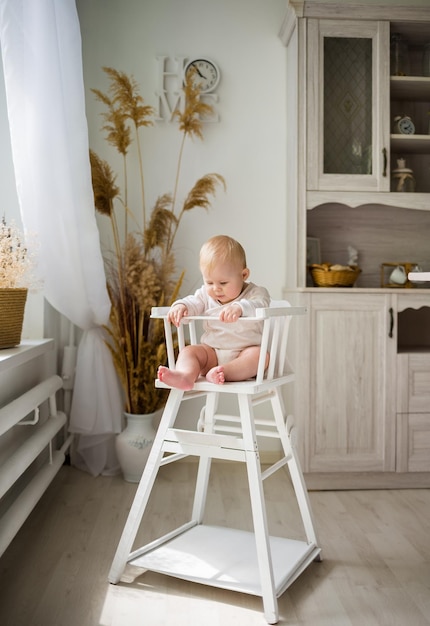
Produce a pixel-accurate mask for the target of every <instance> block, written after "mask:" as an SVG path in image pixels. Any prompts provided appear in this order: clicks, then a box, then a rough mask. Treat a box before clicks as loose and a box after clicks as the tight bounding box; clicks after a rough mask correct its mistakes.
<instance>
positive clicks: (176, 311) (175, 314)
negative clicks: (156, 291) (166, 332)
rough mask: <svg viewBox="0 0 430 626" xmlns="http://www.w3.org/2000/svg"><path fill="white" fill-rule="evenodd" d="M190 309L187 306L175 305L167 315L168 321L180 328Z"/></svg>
mask: <svg viewBox="0 0 430 626" xmlns="http://www.w3.org/2000/svg"><path fill="white" fill-rule="evenodd" d="M187 313H188V309H187V307H186V306H185V304H175V306H172V307H171V308H170V311H169V312H168V313H167V319H168V321H169V322H171V323H172V324H174V325H175V326H176V327H178V326H179V324H180V322H181V319H182V318H183V317H184V315H187Z"/></svg>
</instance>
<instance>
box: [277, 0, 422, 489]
mask: <svg viewBox="0 0 430 626" xmlns="http://www.w3.org/2000/svg"><path fill="white" fill-rule="evenodd" d="M394 35H396V36H397V35H399V36H401V38H402V39H403V41H405V42H406V44H407V47H408V55H409V59H408V60H409V68H410V69H409V72H410V74H408V75H394V74H393V72H392V71H391V70H392V67H391V65H390V42H391V41H392V38H393V36H394ZM280 37H281V40H282V41H283V42H284V44H285V46H286V48H287V79H288V89H287V120H288V122H287V133H288V135H287V163H288V170H287V174H286V175H287V209H286V211H287V214H286V216H287V233H286V251H287V252H286V254H287V266H286V271H285V293H284V296H285V297H286V298H287V299H289V300H290V301H291V302H292V303H293V304H297V305H301V306H303V305H304V306H306V307H307V311H308V314H307V316H306V319H302V320H297V321H296V333H294V345H293V346H292V356H293V359H294V364H295V369H296V381H297V383H296V390H295V398H294V413H295V416H296V422H297V424H298V428H299V451H300V455H301V459H302V463H303V468H304V471H305V475H306V480H307V483H308V486H309V487H311V488H328V489H333V488H377V487H401V486H404V487H414V486H416V487H421V486H427V487H428V486H430V467H428V464H427V461H426V460H425V459H426V458H427V456H426V455H427V453H428V452H430V444H429V442H428V438H429V432H430V429H429V427H428V416H429V415H430V403H429V404H428V405H427V399H426V397H425V394H421V400H422V405H421V406H420V408H419V410H417V408H416V405H415V404H414V401H412V400H413V397H412V399H409V400H408V398H409V396H408V393H409V392H408V389H407V387H408V385H409V386H410V385H411V384H413V383H411V382H410V381H411V380H414V381H415V383H416V381H417V380H418V379H419V380H420V381H421V382H420V385H421V386H424V385H425V380H426V374H423V373H422V371H423V370H421V369H420V370H419V371H420V372H421V373H420V374H419V375H418V374H417V373H416V371H417V370H416V367H417V365H418V361H420V359H421V360H424V362H425V361H426V358H427V357H426V354H427V353H428V354H429V355H430V338H429V341H428V342H427V339H426V337H425V334H426V333H427V332H428V331H426V330H425V328H426V326H427V323H428V326H429V328H430V318H427V313H426V312H425V311H426V309H428V310H430V289H428V286H429V285H428V284H427V285H425V284H424V285H423V286H420V287H412V288H411V289H401V288H397V287H394V286H392V287H384V288H382V287H381V266H382V264H383V263H401V262H409V261H410V262H411V263H413V264H414V263H417V264H420V265H422V266H423V268H424V269H427V268H428V269H430V249H429V246H428V233H429V232H430V176H429V171H430V134H429V128H428V124H429V115H428V111H430V77H429V76H426V75H425V71H424V67H423V63H422V58H423V51H424V45H425V44H426V43H429V42H430V6H427V7H426V6H423V5H422V3H419V2H417V3H416V4H414V2H413V1H412V2H409V3H408V6H407V7H406V6H403V7H402V6H393V5H392V3H391V2H388V0H387V1H385V0H381V1H380V2H378V3H377V4H375V3H372V4H369V5H366V8H365V10H364V9H363V5H362V4H359V3H355V2H325V1H324V0H319V1H318V2H316V1H312V0H308V1H303V2H302V1H300V0H294V1H293V0H290V2H288V7H287V12H286V16H285V20H284V22H283V25H282V28H281V32H280ZM405 114H406V115H409V116H410V117H411V118H412V120H413V122H414V124H415V133H414V134H413V135H400V134H398V133H397V132H394V130H395V128H394V126H393V120H394V117H396V116H398V115H405ZM396 130H397V129H396ZM399 159H405V161H406V167H407V168H410V169H412V171H413V175H414V178H415V182H416V186H415V189H416V191H415V192H413V193H407V192H398V191H395V190H394V189H395V188H396V187H394V185H393V183H392V171H393V169H396V168H397V167H398V163H397V161H398V160H399ZM308 238H312V240H314V241H315V240H316V241H318V244H319V250H320V254H321V257H320V262H327V263H336V264H337V263H339V264H343V265H346V264H347V263H348V255H349V248H350V247H353V248H355V250H356V251H357V253H358V263H359V266H360V268H361V269H362V272H361V274H360V277H359V279H358V281H357V283H356V285H355V286H354V287H353V288H343V289H342V288H337V289H332V288H318V287H316V286H313V285H312V283H311V282H310V277H309V272H308V267H307V264H308V262H309V261H308V259H309V252H308ZM413 303H414V304H413ZM414 307H415V308H416V311H417V312H418V311H419V312H420V313H419V314H418V318H417V320H418V321H417V322H415V321H413V322H412V326H415V327H416V328H417V329H419V330H420V333H421V335H424V337H420V338H419V339H417V338H416V337H414V341H416V342H417V345H416V346H413V345H412V343H411V342H410V341H409V339H408V333H409V332H410V328H411V325H409V324H407V323H405V322H404V320H405V319H409V317H410V309H414ZM423 311H424V313H423ZM400 322H402V329H401V330H399V328H398V325H399V323H400ZM405 328H407V330H405ZM417 347H418V353H421V356H420V357H418V354H417V350H416V348H417ZM420 363H421V362H420ZM419 367H421V364H420V365H419ZM424 371H427V370H424ZM405 377H406V378H405ZM406 379H407V380H409V383H406V382H405V380H406ZM405 385H406V386H405ZM408 403H409V404H408Z"/></svg>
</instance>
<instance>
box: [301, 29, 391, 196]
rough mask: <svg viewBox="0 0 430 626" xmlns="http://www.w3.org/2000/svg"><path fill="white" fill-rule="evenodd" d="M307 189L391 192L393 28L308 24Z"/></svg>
mask: <svg viewBox="0 0 430 626" xmlns="http://www.w3.org/2000/svg"><path fill="white" fill-rule="evenodd" d="M307 40H308V45H307V53H308V61H307V94H308V104H307V112H308V133H307V155H308V156H307V162H308V166H307V189H308V190H315V189H318V190H324V189H325V190H339V189H349V190H353V191H354V190H355V191H375V190H381V191H389V185H390V177H389V175H387V172H388V171H389V170H388V167H389V163H388V159H389V155H388V150H389V116H387V111H388V110H389V72H388V69H389V48H388V46H387V45H384V44H386V42H387V41H388V40H389V23H388V22H386V21H385V22H382V21H381V22H378V21H375V22H373V21H367V20H363V21H351V20H316V19H309V20H308V23H307Z"/></svg>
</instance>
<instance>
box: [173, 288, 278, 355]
mask: <svg viewBox="0 0 430 626" xmlns="http://www.w3.org/2000/svg"><path fill="white" fill-rule="evenodd" d="M233 303H234V304H238V305H239V306H240V307H241V309H242V317H253V316H254V315H255V309H258V308H261V307H268V306H269V305H270V295H269V292H268V291H267V289H265V288H264V287H258V286H257V285H254V284H253V283H244V288H243V290H242V292H241V293H240V294H239V296H238V297H237V298H236V299H235V300H232V302H229V303H228V304H233ZM174 304H184V305H185V306H186V307H187V310H188V315H207V316H208V317H211V318H216V319H213V320H212V319H211V320H210V321H209V320H208V321H207V322H206V321H204V322H203V330H204V332H203V335H202V337H201V343H205V344H206V345H208V346H211V347H212V348H215V350H216V351H217V354H218V362H220V361H221V360H222V361H223V362H227V361H228V360H231V359H232V358H234V356H235V354H234V353H236V355H237V353H238V352H240V351H241V350H243V348H247V347H248V346H259V345H260V343H261V333H262V327H263V323H262V322H241V320H240V318H239V319H238V321H237V322H231V323H228V322H221V321H219V320H218V317H219V314H220V311H221V309H222V308H223V306H227V305H222V304H220V303H219V302H218V301H217V300H214V299H213V298H210V297H209V296H208V294H207V292H206V289H205V287H204V286H203V287H200V289H197V291H196V292H195V294H194V295H192V296H186V297H185V298H181V299H180V300H176V301H175V302H174ZM224 350H228V351H229V352H231V355H229V356H228V357H227V355H226V354H224V355H223V356H222V351H224ZM218 351H220V352H218ZM226 357H227V358H226Z"/></svg>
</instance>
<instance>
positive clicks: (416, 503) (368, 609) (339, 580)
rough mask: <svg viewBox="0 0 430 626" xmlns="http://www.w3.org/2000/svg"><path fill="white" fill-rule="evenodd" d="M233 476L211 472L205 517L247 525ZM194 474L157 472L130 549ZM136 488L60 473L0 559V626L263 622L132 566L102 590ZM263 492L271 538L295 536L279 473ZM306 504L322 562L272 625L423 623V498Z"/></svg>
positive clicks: (237, 599)
mask: <svg viewBox="0 0 430 626" xmlns="http://www.w3.org/2000/svg"><path fill="white" fill-rule="evenodd" d="M242 470H243V468H242V466H239V467H237V466H236V465H232V464H222V463H218V464H216V465H215V467H214V470H213V475H212V478H211V499H210V503H209V506H208V521H209V520H210V521H211V522H213V523H216V524H221V525H223V524H226V525H229V526H234V527H241V528H246V529H251V526H250V518H249V502H248V491H247V488H246V478H245V474H244V472H243V471H242ZM194 474H195V464H193V463H180V464H176V465H175V466H166V467H164V468H162V469H161V471H160V475H159V478H158V481H157V485H156V488H155V490H154V491H153V495H152V496H151V500H150V503H149V509H148V518H147V521H146V523H145V524H144V527H143V528H142V529H141V531H140V533H139V535H140V536H139V545H142V544H143V543H144V542H146V541H147V540H148V539H150V538H153V537H154V535H155V533H156V532H158V531H160V532H164V531H166V530H168V528H170V526H171V525H175V526H176V525H178V524H179V523H181V522H183V521H185V520H186V519H187V510H188V506H189V503H190V498H191V492H192V489H193V487H192V480H191V479H192V478H193V476H194ZM135 489H136V486H135V485H131V484H129V483H126V482H124V481H123V480H122V479H121V478H120V477H118V476H117V477H98V478H92V477H91V476H89V475H87V474H85V473H82V472H80V471H79V470H76V469H74V468H71V467H67V466H65V467H63V468H62V469H61V471H60V473H59V475H58V476H57V477H56V479H55V480H54V482H53V483H52V485H51V486H50V488H49V489H48V491H47V492H46V493H45V495H44V496H43V498H42V500H41V501H40V502H39V504H38V505H37V507H36V509H35V510H34V511H33V513H32V514H31V516H30V517H29V518H28V520H27V522H26V523H25V525H24V526H23V528H22V529H21V530H20V531H19V533H18V535H17V536H16V538H15V540H14V541H13V543H12V544H11V545H10V547H9V548H8V550H7V551H6V553H5V554H4V555H3V557H2V558H1V559H0V624H1V626H197V625H198V626H254V625H259V626H264V624H265V620H264V616H263V612H262V601H261V599H260V598H258V597H254V596H249V595H245V594H241V593H236V592H227V591H223V590H219V589H214V588H210V587H206V586H202V585H198V584H193V583H187V582H184V581H181V580H176V579H173V578H169V577H167V576H162V575H157V574H154V573H151V572H146V573H144V572H143V573H142V570H137V571H135V570H132V569H129V570H127V571H126V576H125V579H124V582H121V583H120V584H119V585H110V584H109V583H107V574H108V571H109V569H110V565H111V562H112V558H113V555H114V552H115V550H116V546H117V543H118V540H119V537H120V534H121V531H122V527H123V524H124V522H125V519H126V516H127V512H128V509H129V507H130V504H131V501H132V499H133V495H134V492H135ZM265 489H266V500H267V506H268V515H269V518H270V520H271V522H270V532H271V534H273V535H279V536H286V537H289V538H299V539H301V538H303V535H302V531H301V525H300V521H299V518H298V513H297V509H296V507H295V505H294V504H291V503H290V504H288V506H284V503H285V501H286V499H287V498H288V496H289V494H290V486H289V482H288V479H287V478H286V474H285V473H284V470H281V471H280V472H278V473H277V474H276V475H275V476H272V477H271V478H269V479H268V480H267V481H266V483H265ZM310 497H311V502H312V507H313V511H314V515H315V518H316V524H317V529H318V532H319V536H320V543H321V545H322V548H323V558H324V560H323V562H322V563H312V564H311V565H310V566H309V568H308V569H307V570H306V571H305V572H304V573H303V574H302V575H301V576H300V577H299V579H298V580H296V581H295V582H294V583H293V585H292V586H291V587H290V588H289V589H288V590H287V591H286V592H285V593H284V594H283V595H282V596H281V598H280V599H279V611H280V622H279V623H280V624H289V625H291V626H292V625H295V624H300V625H301V626H305V625H306V626H323V625H324V626H338V625H339V626H347V625H351V624H352V625H354V626H372V625H377V626H381V625H386V626H424V625H429V624H430V490H403V491H350V492H347V491H343V492H342V491H339V492H327V491H325V492H313V493H311V494H310ZM290 502H291V500H290ZM145 519H146V518H145Z"/></svg>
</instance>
